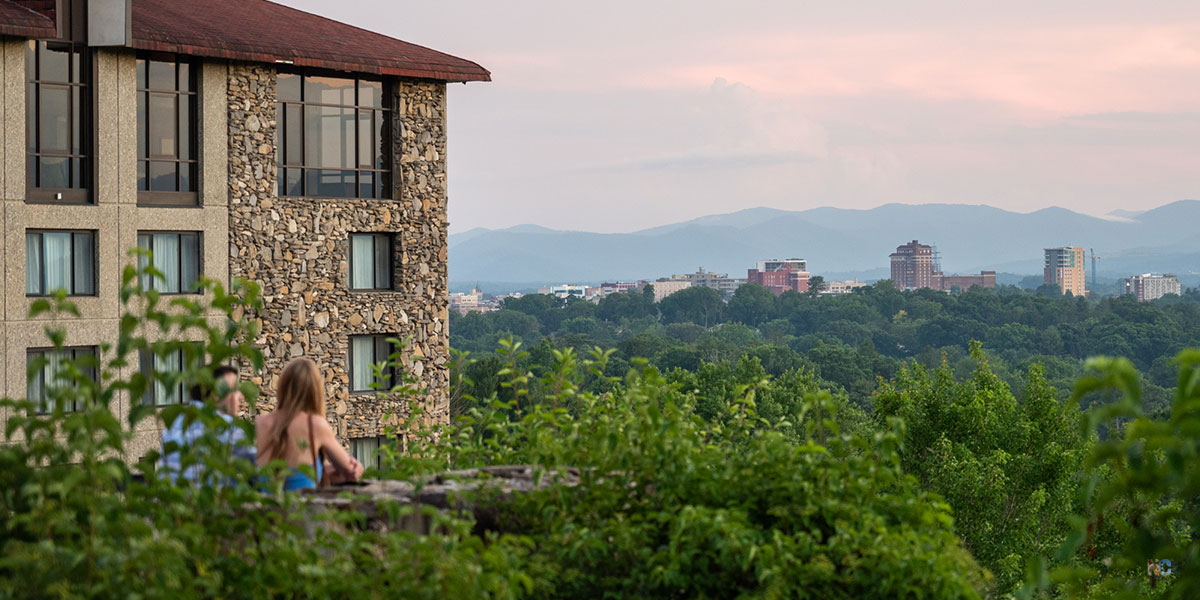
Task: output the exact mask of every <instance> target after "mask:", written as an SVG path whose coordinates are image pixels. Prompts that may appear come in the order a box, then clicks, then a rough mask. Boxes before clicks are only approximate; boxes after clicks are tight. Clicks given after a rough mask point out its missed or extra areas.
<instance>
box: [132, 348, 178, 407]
mask: <svg viewBox="0 0 1200 600" xmlns="http://www.w3.org/2000/svg"><path fill="white" fill-rule="evenodd" d="M138 370H139V371H140V372H141V373H142V375H144V376H145V377H146V391H145V393H143V394H142V404H145V405H146V406H166V405H168V404H182V403H183V399H184V395H183V391H184V389H183V380H182V378H181V379H180V380H179V382H178V383H176V384H174V385H171V386H168V385H167V384H165V383H163V381H162V379H161V378H162V376H163V375H167V374H173V373H179V372H181V371H183V349H182V348H179V349H176V350H172V351H170V352H168V353H167V354H166V355H164V356H159V355H158V354H155V353H154V352H153V351H150V350H142V351H140V352H139V353H138ZM155 374H158V377H155Z"/></svg>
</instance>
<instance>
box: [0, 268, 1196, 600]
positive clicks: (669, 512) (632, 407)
mask: <svg viewBox="0 0 1200 600" xmlns="http://www.w3.org/2000/svg"><path fill="white" fill-rule="evenodd" d="M146 269H147V270H148V271H149V273H148V274H149V275H151V276H153V275H154V273H153V267H146ZM141 275H142V273H141V272H139V271H138V269H136V268H133V267H131V268H129V269H128V270H127V271H126V272H125V274H124V277H123V285H122V292H121V298H122V302H123V303H124V305H125V307H126V311H125V312H126V316H125V317H124V318H123V319H122V322H121V328H120V337H119V338H118V340H117V343H116V344H114V345H112V346H105V347H103V348H101V352H100V353H99V358H95V357H81V358H78V359H76V360H72V361H66V362H64V363H63V365H62V370H61V371H60V373H59V374H58V375H57V380H56V381H55V385H52V386H48V387H49V388H50V389H51V392H50V394H51V399H52V400H54V402H53V403H52V404H53V405H54V406H55V407H56V408H55V410H53V411H51V412H50V413H49V414H38V413H37V411H36V407H34V406H33V405H32V404H31V403H29V402H27V401H23V400H3V401H2V402H0V406H2V407H3V409H4V410H5V414H6V416H7V419H6V423H5V437H6V438H7V440H8V441H9V442H11V443H8V444H5V445H0V597H46V596H56V597H114V596H121V597H144V598H158V597H170V598H194V597H256V598H257V597H339V598H340V597H349V598H354V597H366V598H381V597H404V598H409V597H411V598H475V597H479V598H521V597H534V598H578V597H587V598H591V597H612V598H617V597H649V598H727V597H778V598H783V597H789V598H791V597H796V598H978V597H985V596H986V597H1004V596H1007V595H1008V594H1009V593H1010V592H1012V591H1014V590H1015V588H1016V587H1017V586H1018V585H1019V583H1020V579H1021V578H1020V577H1019V573H1020V572H1021V570H1022V569H1025V570H1026V571H1027V573H1028V577H1027V580H1026V583H1025V586H1024V587H1023V589H1021V590H1020V592H1021V594H1022V595H1024V596H1026V597H1070V598H1134V597H1170V598H1192V597H1197V595H1198V594H1200V587H1198V586H1200V583H1198V582H1200V549H1198V546H1197V542H1196V540H1195V536H1194V531H1195V530H1196V529H1195V528H1196V527H1197V525H1200V523H1198V522H1197V514H1198V512H1197V508H1198V507H1197V506H1196V501H1197V498H1198V497H1200V493H1198V492H1200V475H1198V474H1197V470H1198V468H1200V460H1197V459H1198V458H1200V457H1197V452H1198V451H1200V421H1198V419H1200V352H1192V351H1189V352H1185V353H1183V354H1181V355H1180V358H1179V361H1180V369H1179V373H1180V375H1179V379H1178V388H1177V391H1176V397H1175V400H1174V402H1173V404H1172V406H1171V409H1170V414H1169V417H1168V418H1166V419H1156V418H1155V417H1154V416H1147V415H1145V414H1144V411H1143V408H1142V407H1143V404H1144V403H1143V402H1142V398H1141V397H1140V394H1141V392H1142V389H1143V387H1144V386H1143V385H1142V382H1141V381H1140V378H1139V376H1138V375H1137V373H1136V371H1135V370H1134V368H1133V366H1132V365H1131V364H1130V363H1129V362H1127V361H1124V360H1119V359H1096V360H1093V361H1091V362H1089V363H1088V368H1089V369H1091V374H1090V375H1089V376H1088V377H1085V378H1083V379H1081V380H1080V382H1079V384H1078V386H1077V387H1076V390H1075V394H1076V400H1077V401H1083V400H1086V403H1087V404H1088V405H1089V406H1094V407H1095V408H1093V409H1092V410H1091V411H1090V412H1089V413H1088V415H1089V418H1088V419H1087V422H1086V423H1085V424H1084V426H1083V427H1082V428H1078V427H1073V426H1072V423H1073V422H1075V421H1076V417H1077V416H1078V415H1077V414H1076V413H1075V412H1074V408H1070V407H1071V406H1072V405H1069V404H1064V403H1061V402H1059V400H1058V399H1057V396H1056V394H1055V392H1054V391H1053V389H1051V387H1050V386H1049V385H1048V383H1047V382H1046V381H1045V379H1044V378H1043V376H1042V371H1041V369H1040V368H1037V367H1034V368H1032V369H1030V371H1029V372H1028V375H1027V377H1026V378H1025V379H1024V380H1022V382H1021V388H1020V390H1021V391H1020V393H1019V394H1013V393H1012V392H1011V391H1010V388H1009V386H1008V385H1006V383H1005V382H1004V381H1003V380H1002V379H1001V378H1000V377H999V376H998V375H997V374H995V373H994V372H993V370H992V369H991V366H990V363H989V361H988V360H987V359H986V357H984V355H983V354H982V351H981V350H980V349H979V348H978V347H977V346H976V347H974V348H973V349H972V352H973V356H972V361H973V365H974V372H973V374H970V375H968V376H967V377H965V378H963V377H961V376H960V375H956V373H955V372H954V370H953V368H952V367H951V366H949V365H947V366H943V367H941V368H938V369H936V370H934V371H932V372H930V371H929V370H926V369H925V368H924V367H922V366H919V365H917V364H912V363H910V364H909V365H907V366H905V367H904V368H903V369H901V370H900V371H899V372H898V374H897V376H896V377H895V378H894V380H892V381H890V382H887V383H884V384H883V385H882V387H881V388H880V391H879V393H878V395H877V398H876V401H875V403H874V412H873V413H867V412H865V411H863V410H861V409H860V408H859V407H858V406H856V405H855V403H854V402H853V401H852V398H851V396H850V395H849V394H848V392H847V391H846V390H845V389H844V387H843V386H838V385H830V384H829V383H828V382H827V381H825V380H823V379H822V378H821V377H820V376H819V375H818V373H817V372H816V371H814V370H813V369H811V368H809V367H808V366H807V365H804V364H799V365H789V366H787V367H786V368H780V369H779V370H775V369H774V367H775V366H779V365H778V364H776V365H773V366H768V365H769V364H771V362H772V361H773V360H775V358H777V357H773V356H772V355H770V354H769V353H768V354H762V355H756V356H750V357H743V358H740V359H738V360H736V361H716V362H706V363H704V364H701V365H698V367H697V368H695V369H672V370H670V371H666V372H664V371H661V370H659V369H658V368H656V367H655V366H653V365H651V364H648V363H647V362H646V361H642V360H637V359H634V360H631V361H628V362H627V363H626V364H625V365H622V366H621V367H620V368H616V367H614V366H613V365H614V361H616V360H618V357H616V356H615V354H614V352H613V351H611V350H610V351H601V350H599V349H594V350H592V351H590V352H589V353H588V355H587V357H586V358H584V357H580V356H578V355H577V354H576V353H575V351H574V350H573V349H571V348H565V349H556V348H545V347H543V346H542V345H539V346H537V347H535V348H534V349H533V350H532V351H531V352H530V353H526V352H525V351H524V349H523V348H522V345H521V344H520V343H519V342H517V341H513V340H511V339H503V340H501V343H500V350H499V351H498V352H497V353H496V354H495V355H493V356H489V357H485V359H484V360H485V361H489V362H490V363H491V364H490V365H489V368H488V369H486V370H484V371H480V372H482V373H483V374H485V375H487V376H488V377H491V378H493V381H492V384H493V386H494V387H493V388H491V391H490V392H489V393H488V394H487V396H485V397H481V398H473V397H471V396H470V392H469V391H470V390H474V389H478V385H477V383H476V382H472V381H470V380H469V377H465V376H464V374H466V373H471V372H472V366H471V365H470V364H466V365H462V366H461V368H459V369H457V371H456V372H457V378H456V380H455V386H456V389H458V390H459V393H460V394H462V395H461V398H462V400H463V403H462V404H461V407H462V411H461V414H460V416H459V417H458V418H457V419H456V420H455V422H453V423H452V424H450V425H449V426H438V427H431V428H429V427H425V426H424V425H422V424H423V423H424V422H425V421H424V418H423V415H421V414H420V411H419V407H415V406H414V410H413V411H412V412H410V413H409V414H407V415H402V416H403V417H405V420H404V421H403V424H402V425H401V426H400V427H399V428H398V430H397V431H396V432H395V435H396V439H397V443H396V444H395V445H393V446H392V447H391V448H388V449H385V451H384V455H383V458H382V466H381V468H379V469H377V470H375V471H374V472H373V473H372V474H373V475H374V476H381V477H391V478H405V479H408V478H414V477H417V476H422V475H429V474H433V473H440V472H443V471H445V470H448V469H455V468H465V467H471V466H479V465H490V464H514V463H520V464H532V465H534V466H535V467H536V468H537V470H538V472H539V473H540V475H541V476H542V477H553V476H554V475H553V473H556V472H562V471H563V470H565V469H567V468H573V469H577V470H578V473H579V478H580V484H579V485H575V486H563V485H557V486H550V487H548V488H546V489H542V490H539V491H535V492H532V493H528V494H524V495H518V496H515V497H513V498H511V499H509V500H508V501H507V502H500V500H501V499H498V498H488V497H477V498H463V500H466V501H472V502H492V503H497V506H500V507H502V511H503V518H502V519H501V520H500V521H499V522H500V523H501V527H500V529H502V531H497V532H482V531H478V530H476V527H475V526H476V523H474V522H473V521H472V520H471V519H470V518H469V515H459V514H438V513H430V517H431V518H432V522H433V527H432V533H430V534H428V535H417V534H414V533H410V532H406V531H373V530H367V529H365V528H363V527H362V525H363V516H362V515H359V514H356V513H353V512H351V511H346V512H336V513H330V512H314V511H313V510H310V508H309V507H308V505H307V504H306V503H305V502H304V501H303V497H302V496H298V495H296V494H292V493H283V492H282V491H281V477H280V475H281V469H282V465H272V466H270V467H268V468H266V469H263V470H259V469H257V468H255V467H254V466H253V465H249V464H247V463H243V462H238V461H236V460H234V459H233V456H232V454H231V452H230V451H229V449H228V448H227V447H226V446H225V445H224V444H223V443H222V441H221V440H222V434H223V432H224V431H225V430H226V428H227V427H229V426H230V425H227V424H226V422H225V421H224V420H223V419H222V418H221V417H220V416H219V415H218V414H217V413H216V412H215V410H214V409H213V408H212V407H205V408H198V407H193V406H191V405H182V406H171V407H164V408H159V409H154V408H148V407H135V408H134V409H132V410H129V411H128V419H127V420H124V419H123V418H122V416H123V415H124V414H125V413H123V412H122V410H123V409H122V403H123V402H126V399H127V398H140V397H141V396H142V393H143V392H144V391H145V390H146V388H147V386H149V385H154V384H162V385H166V386H174V385H177V384H179V383H181V382H182V383H183V384H185V385H191V384H194V383H199V384H204V385H212V384H213V381H212V376H211V371H210V370H209V365H211V364H213V363H224V362H230V361H237V362H240V363H241V364H243V365H245V366H248V367H250V368H258V367H259V366H260V365H261V359H260V357H259V356H258V353H257V351H256V350H255V348H254V347H253V346H252V345H251V344H250V343H249V342H248V341H247V340H252V339H254V337H255V335H256V331H255V329H254V327H253V324H252V321H249V320H247V319H246V318H244V317H242V315H244V314H246V313H247V312H252V311H253V309H255V308H256V307H257V306H259V302H258V298H257V290H256V289H255V288H254V286H250V285H244V284H241V283H239V284H236V285H235V288H234V290H232V292H229V293H227V292H226V291H225V290H224V289H223V288H222V287H221V286H219V285H217V284H215V283H212V282H207V283H206V284H205V285H206V286H207V291H208V297H209V298H211V300H212V302H211V305H210V304H202V303H199V302H195V301H192V300H190V299H187V298H175V299H173V300H171V302H170V303H169V305H167V306H162V305H161V304H160V298H159V297H158V295H157V293H156V292H154V291H153V290H144V289H143V288H142V287H141V285H140V283H139V282H140V281H141V280H142V277H141ZM643 300H644V298H643ZM757 300H765V299H763V298H759V299H757ZM757 300H756V298H755V297H753V296H750V297H747V298H744V299H743V301H742V302H740V303H739V305H738V306H736V307H735V308H736V311H737V312H738V313H739V314H743V315H751V316H753V315H758V316H756V317H754V318H758V319H764V318H767V317H768V316H769V315H765V314H759V313H761V310H759V309H761V308H762V307H761V306H759V304H761V302H759V303H758V304H755V303H754V302H757ZM752 301H754V302H752ZM710 308H713V307H710ZM676 309H677V310H678V311H679V314H686V313H687V310H686V309H687V307H686V306H679V307H676ZM34 310H35V312H37V313H46V312H52V313H56V314H60V315H62V319H63V320H62V321H59V322H56V324H54V325H52V326H51V327H49V328H48V330H47V334H48V337H49V339H50V344H51V345H52V346H54V347H57V348H62V347H64V346H66V345H69V340H68V339H67V338H68V336H67V332H66V331H67V329H68V328H69V317H70V316H71V315H74V316H78V315H77V311H75V309H74V307H73V306H72V305H71V304H70V303H69V302H68V301H67V300H66V298H65V297H62V296H59V297H56V298H54V299H52V300H48V301H44V302H39V303H37V304H36V305H35V307H34ZM714 310H715V308H714ZM730 310H733V308H731V309H730ZM756 311H758V312H756ZM693 314H696V315H698V314H701V313H699V312H694V311H693ZM710 316H711V315H710ZM718 316H719V315H718ZM746 318H750V317H746ZM768 323H769V321H768ZM722 329H726V327H722ZM739 331H740V333H739ZM741 333H745V330H739V329H738V328H737V327H729V328H728V331H726V332H725V334H723V335H728V336H736V335H740V334H741ZM177 351H178V352H182V353H183V356H184V361H183V362H184V364H183V367H182V368H181V369H180V370H179V371H171V372H155V373H153V374H152V375H151V376H150V377H146V376H145V375H143V374H141V373H138V372H136V369H135V368H133V366H134V365H136V364H138V362H139V361H138V360H137V358H138V356H139V354H140V353H151V354H154V355H157V356H167V355H169V354H171V353H174V352H177ZM534 352H545V353H547V354H548V356H547V357H545V358H544V360H543V362H542V364H543V365H545V368H543V369H540V372H533V371H532V369H531V368H530V367H529V365H530V363H531V360H530V358H531V357H530V354H532V353H534ZM393 360H394V361H396V362H397V363H399V355H394V356H393ZM782 363H786V361H782V362H781V363H780V364H782ZM43 367H44V363H43V362H41V361H35V362H34V364H33V365H31V367H30V368H31V372H35V371H37V370H39V369H41V368H43ZM626 367H629V368H626ZM614 370H615V371H619V372H620V375H614ZM91 373H98V374H99V376H98V377H97V378H96V379H93V378H92V377H91V375H90V374H91ZM126 373H132V374H130V375H128V376H123V374H126ZM464 390H466V392H464ZM243 391H244V393H245V394H246V395H247V397H248V399H250V400H251V401H253V399H254V398H255V397H256V391H257V390H255V389H254V388H253V386H252V385H249V384H244V385H243ZM411 391H412V390H409V389H407V388H406V387H405V382H395V385H394V387H393V388H392V389H391V390H388V393H396V394H404V393H408V392H411ZM1018 397H1020V398H1021V400H1019V401H1018V400H1017V398H1018ZM67 405H79V406H80V407H81V409H80V410H78V411H73V412H67V411H65V410H63V408H62V407H64V406H67ZM160 416H161V418H163V419H167V420H171V419H175V418H183V419H185V420H188V421H189V422H190V421H193V420H199V421H201V422H203V423H204V424H205V425H206V427H207V428H208V430H209V434H208V435H207V436H206V437H205V438H204V439H202V440H200V441H199V442H198V443H197V444H195V445H194V446H192V447H189V448H182V449H179V450H180V451H181V454H182V462H183V464H184V465H185V466H186V465H191V464H196V465H198V466H199V467H200V468H201V470H202V472H203V473H204V475H203V479H204V480H206V481H209V482H213V483H222V484H224V485H217V486H213V485H206V486H199V487H196V486H191V485H188V484H186V483H185V484H182V485H173V484H171V483H170V482H169V481H168V480H167V479H166V478H163V477H161V474H160V473H158V472H157V470H156V460H157V458H158V456H157V454H158V453H157V451H152V452H150V453H148V454H147V455H146V456H142V457H137V456H131V455H130V454H129V453H130V452H131V448H130V446H129V441H130V440H131V439H132V434H131V431H132V430H133V429H134V428H136V427H139V426H142V425H145V424H146V423H145V421H146V420H147V419H156V418H159V417H160ZM232 426H234V427H242V428H244V429H245V430H246V432H247V433H252V432H250V431H249V429H250V425H249V424H248V423H245V422H240V421H235V423H234V424H233V425H232ZM1099 429H1103V431H1105V432H1106V434H1107V437H1106V438H1098V437H1096V432H1097V430H1099ZM248 439H253V435H249V436H248ZM1093 439H1096V440H1098V441H1096V442H1095V443H1094V445H1091V446H1090V449H1089V443H1091V442H1090V440H1093ZM1081 462H1082V463H1083V469H1082V470H1081V469H1080V467H1079V465H1080V463H1081ZM1076 506H1078V507H1079V508H1078V510H1076V509H1075V507H1076ZM383 508H385V509H386V511H391V512H392V513H393V514H403V513H406V512H411V511H413V510H414V509H413V508H412V507H403V506H397V505H389V506H385V507H383ZM1075 512H1078V513H1079V514H1078V515H1077V516H1074V515H1072V514H1071V513H1075ZM1164 559H1167V560H1170V561H1172V562H1171V567H1170V569H1167V570H1164V569H1163V566H1164V565H1165V563H1162V562H1161V561H1162V560H1164ZM1147 561H1151V562H1150V563H1149V564H1151V565H1153V566H1157V567H1158V569H1159V571H1158V575H1157V576H1155V577H1154V578H1150V577H1147V575H1146V567H1147V564H1148V563H1147Z"/></svg>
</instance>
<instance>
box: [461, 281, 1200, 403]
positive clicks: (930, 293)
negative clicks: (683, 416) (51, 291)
mask: <svg viewBox="0 0 1200 600" xmlns="http://www.w3.org/2000/svg"><path fill="white" fill-rule="evenodd" d="M1056 291H1057V290H1055V289H1053V288H1050V289H1040V290H1038V291H1037V292H1031V291H1028V290H1023V289H1020V288H1016V287H1008V286H1006V287H1000V288H998V289H980V288H972V289H971V290H968V291H966V292H963V293H960V294H947V293H944V292H939V291H935V290H931V289H923V290H917V291H904V292H902V291H899V290H897V289H895V287H894V286H892V284H891V282H890V281H880V282H878V283H876V284H874V285H873V286H870V287H867V288H862V289H859V290H856V291H855V292H854V293H852V294H847V295H840V296H822V295H815V294H799V293H795V292H787V293H784V294H783V295H782V296H779V297H776V296H774V295H773V294H771V293H770V292H769V291H767V290H766V289H764V288H762V287H760V286H755V285H744V286H742V287H741V288H739V289H738V290H737V291H736V293H734V294H733V296H732V297H731V298H730V299H729V300H728V302H725V301H723V299H722V298H721V296H720V294H718V293H717V292H716V291H714V290H711V289H708V288H702V287H696V288H689V289H685V290H683V291H680V292H678V293H675V294H672V295H670V296H668V297H666V298H664V299H663V300H662V301H661V302H658V303H655V302H653V296H652V295H651V293H650V292H648V291H647V292H644V293H632V294H614V295H611V296H608V297H606V298H604V299H603V300H601V301H600V302H599V303H598V304H593V303H589V302H585V301H581V300H574V299H572V300H568V301H565V302H564V301H563V300H560V299H557V298H554V297H551V296H545V295H526V296H522V297H520V298H511V299H507V300H505V301H504V304H503V308H502V310H499V311H495V312H491V313H469V314H467V315H462V316H460V315H457V314H452V315H451V321H450V327H451V345H452V346H453V347H454V348H455V349H457V350H461V351H467V352H469V353H470V355H471V357H472V358H474V359H475V360H474V361H473V362H472V363H471V364H470V366H469V367H465V369H467V372H466V373H465V374H466V375H467V379H469V380H470V381H471V383H470V384H469V385H468V387H467V388H466V390H465V391H467V392H468V393H470V395H472V396H474V397H476V398H487V397H489V396H490V395H491V393H492V392H493V391H500V390H499V388H498V379H497V378H496V376H495V373H496V372H497V371H498V370H499V368H500V367H499V365H500V361H499V359H498V358H497V357H495V356H491V355H492V353H493V351H494V350H495V349H496V348H497V347H498V341H499V340H500V339H503V338H506V337H512V338H514V339H516V340H519V341H521V342H523V344H524V347H525V348H526V350H528V351H529V354H530V357H529V359H528V362H529V365H530V368H531V370H532V371H533V372H534V373H535V374H539V375H540V374H541V373H542V372H544V371H545V370H546V369H547V368H548V367H549V365H550V363H551V360H552V351H553V350H554V349H558V348H566V347H570V348H573V349H575V350H576V351H577V352H585V351H586V350H587V349H590V348H593V347H601V348H606V349H607V348H611V349H614V350H615V352H614V354H613V356H612V358H611V360H610V362H609V369H610V374H616V375H621V374H623V373H624V372H625V370H627V369H628V367H629V364H630V361H631V360H633V359H634V358H637V357H641V358H646V359H648V360H649V361H650V364H652V365H654V366H656V367H658V368H659V369H660V370H662V371H664V372H670V371H672V370H675V369H681V370H683V371H689V372H697V371H699V370H702V369H703V368H711V367H704V366H703V365H721V364H723V363H725V364H728V365H732V366H736V365H738V364H739V363H740V362H743V361H745V360H751V361H753V360H757V363H758V364H759V365H761V368H762V369H763V370H764V371H765V372H766V373H767V374H769V375H772V376H778V375H781V374H783V373H785V372H787V371H789V370H793V369H804V370H810V371H812V372H813V373H814V374H815V375H817V376H818V377H819V378H820V379H821V380H822V381H823V382H826V383H828V384H829V385H830V386H832V387H834V388H836V389H840V390H844V391H845V392H846V393H847V394H848V395H849V397H850V399H851V400H852V401H853V402H854V403H855V404H857V405H858V406H859V407H861V408H863V409H866V410H869V409H870V406H871V403H872V396H873V393H874V392H875V390H876V389H877V388H878V386H879V384H880V381H887V380H890V379H892V378H893V377H895V376H896V374H897V372H898V370H899V369H900V367H901V365H903V364H904V363H905V362H906V361H913V360H915V361H916V362H917V363H919V364H922V365H924V366H925V367H926V368H936V367H939V366H940V365H941V364H942V363H943V361H945V363H946V364H948V365H949V366H950V367H951V369H952V370H953V371H954V373H955V374H957V375H959V376H963V375H966V374H967V373H969V372H970V371H971V370H972V369H973V368H974V362H973V361H972V360H971V359H970V347H969V345H970V343H971V342H972V341H978V342H980V343H981V344H982V345H983V348H984V350H985V351H986V352H987V353H988V355H989V357H990V364H991V369H992V370H993V371H994V372H995V373H997V375H998V376H999V377H1000V378H1001V379H1003V380H1004V381H1005V382H1007V383H1008V384H1010V385H1011V386H1013V387H1014V389H1018V390H1019V389H1021V387H1022V386H1023V385H1024V384H1023V380H1022V378H1021V375H1022V374H1023V373H1025V372H1027V371H1028V370H1029V367H1030V366H1032V365H1034V364H1038V365H1041V367H1042V370H1043V372H1044V373H1045V377H1046V378H1047V379H1048V380H1049V382H1050V383H1051V384H1052V385H1053V386H1054V387H1055V388H1057V390H1058V392H1059V394H1060V396H1062V397H1065V396H1066V395H1067V394H1069V393H1070V391H1071V387H1072V384H1073V382H1074V381H1075V379H1076V378H1078V377H1079V376H1080V375H1081V374H1082V373H1083V360H1084V359H1085V358H1087V357H1089V356H1099V355H1105V356H1123V357H1127V358H1129V359H1130V360H1131V361H1133V363H1134V365H1136V366H1137V367H1138V368H1139V369H1140V370H1141V371H1142V372H1144V373H1145V374H1146V380H1145V390H1144V399H1145V400H1144V401H1145V402H1146V403H1147V409H1148V410H1149V411H1150V412H1152V413H1154V412H1159V413H1161V411H1163V410H1165V408H1166V406H1167V403H1168V402H1169V398H1170V389H1169V388H1172V387H1174V385H1175V376H1176V368H1175V365H1174V364H1172V360H1173V359H1174V357H1175V355H1176V354H1177V353H1178V352H1179V351H1180V350H1182V349H1183V348H1184V347H1187V346H1189V345H1196V344H1197V343H1200V293H1197V292H1196V291H1195V290H1189V291H1188V292H1185V294H1184V295H1183V296H1182V297H1180V296H1168V297H1165V298H1163V299H1160V300H1157V301H1155V302H1153V303H1139V302H1136V301H1134V300H1133V298H1131V297H1127V296H1118V297H1111V298H1104V299H1101V300H1098V301H1095V300H1089V299H1085V298H1075V297H1070V296H1067V297H1063V296H1060V295H1058V294H1057V293H1056Z"/></svg>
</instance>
